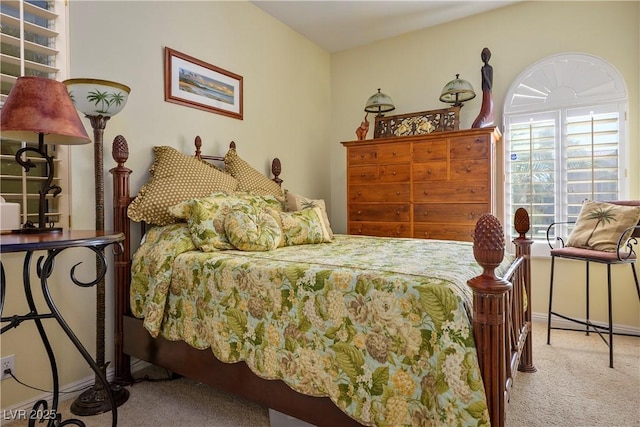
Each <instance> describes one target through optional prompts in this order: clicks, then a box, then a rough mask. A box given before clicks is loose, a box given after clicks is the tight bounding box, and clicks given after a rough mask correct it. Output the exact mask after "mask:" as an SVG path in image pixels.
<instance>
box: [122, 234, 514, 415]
mask: <svg viewBox="0 0 640 427" xmlns="http://www.w3.org/2000/svg"><path fill="white" fill-rule="evenodd" d="M506 258H509V257H506ZM510 261H512V259H506V260H505V261H504V262H503V265H502V266H501V271H506V267H507V266H508V263H509V262H510ZM481 272H482V269H481V268H480V267H479V266H478V265H477V264H476V262H475V260H474V258H473V254H472V247H471V244H470V243H466V242H449V241H434V240H417V239H392V238H379V237H366V236H345V235H336V236H335V239H334V241H333V242H331V243H322V244H315V245H302V246H287V247H282V248H278V249H276V250H273V251H269V252H242V251H237V250H228V251H217V252H208V253H204V252H200V251H198V250H196V249H195V248H194V246H193V243H192V242H191V238H190V234H189V231H188V229H187V227H186V226H185V225H184V224H173V225H169V226H164V227H157V228H153V229H151V230H150V231H149V232H148V233H147V235H146V236H145V241H144V243H143V244H142V245H141V246H140V248H139V249H138V250H137V251H136V253H135V255H134V260H133V267H132V286H131V307H132V310H133V313H134V314H135V315H136V316H138V317H141V318H142V317H143V318H144V325H145V327H146V328H147V330H148V331H149V332H150V333H151V335H153V336H154V337H155V336H158V335H159V334H162V335H163V336H164V337H165V338H167V339H169V340H183V341H185V342H187V343H189V344H190V345H192V346H193V347H196V348H198V349H206V348H211V349H212V351H213V352H214V354H215V356H216V357H217V358H218V359H220V360H221V361H223V362H229V363H232V362H238V361H245V362H246V363H247V365H248V366H249V367H250V368H251V369H252V371H253V372H255V373H256V374H257V375H259V376H260V377H263V378H268V379H281V380H283V381H284V382H286V383H287V384H288V385H289V386H290V387H292V388H293V389H294V390H296V391H298V392H300V393H304V394H308V395H313V396H328V397H330V398H331V399H332V400H333V402H334V403H335V404H336V405H337V406H338V407H340V408H341V409H342V410H343V411H344V412H345V413H347V414H348V415H349V416H351V417H352V418H354V419H356V420H357V421H359V422H360V423H362V424H365V425H376V426H389V427H396V426H405V425H407V426H409V425H410V426H429V425H447V426H451V425H474V426H475V425H488V424H489V415H488V411H487V406H486V398H485V394H484V386H483V383H482V378H481V375H480V370H479V366H478V359H477V354H476V349H475V345H474V339H473V335H472V331H471V324H470V320H469V319H470V307H471V301H472V295H471V291H470V289H469V288H468V286H467V285H466V281H467V280H468V279H470V278H472V277H474V276H477V275H479V274H480V273H481ZM499 272H500V271H498V273H499Z"/></svg>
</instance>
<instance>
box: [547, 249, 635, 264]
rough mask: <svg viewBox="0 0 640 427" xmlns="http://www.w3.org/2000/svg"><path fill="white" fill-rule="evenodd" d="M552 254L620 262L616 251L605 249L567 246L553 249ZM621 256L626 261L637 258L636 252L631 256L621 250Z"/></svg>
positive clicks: (580, 258)
mask: <svg viewBox="0 0 640 427" xmlns="http://www.w3.org/2000/svg"><path fill="white" fill-rule="evenodd" d="M551 256H554V257H559V258H571V259H579V260H590V261H595V262H608V263H613V264H615V263H618V262H620V260H618V256H617V255H616V253H615V252H603V251H595V250H593V249H583V248H570V247H565V248H558V249H552V250H551ZM627 257H628V258H627ZM620 258H622V260H623V261H625V262H634V261H635V260H636V254H635V253H632V254H631V255H630V256H629V253H628V252H620Z"/></svg>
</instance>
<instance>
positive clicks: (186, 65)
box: [164, 47, 242, 120]
mask: <svg viewBox="0 0 640 427" xmlns="http://www.w3.org/2000/svg"><path fill="white" fill-rule="evenodd" d="M164 100H165V101H167V102H173V103H176V104H180V105H185V106H187V107H193V108H199V109H201V110H205V111H209V112H212V113H217V114H223V115H225V116H229V117H233V118H236V119H240V120H242V76H239V75H237V74H234V73H232V72H230V71H227V70H223V69H222V68H219V67H216V66H215V65H212V64H208V63H206V62H204V61H200V60H199V59H196V58H194V57H192V56H189V55H186V54H184V53H180V52H178V51H176V50H173V49H171V48H168V47H165V48H164Z"/></svg>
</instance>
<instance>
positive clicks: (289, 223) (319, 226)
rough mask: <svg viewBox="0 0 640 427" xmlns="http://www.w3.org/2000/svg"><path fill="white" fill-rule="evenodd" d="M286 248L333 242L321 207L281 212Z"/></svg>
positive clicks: (281, 224)
mask: <svg viewBox="0 0 640 427" xmlns="http://www.w3.org/2000/svg"><path fill="white" fill-rule="evenodd" d="M279 217H280V221H279V222H280V227H282V238H283V241H284V246H293V245H308V244H313V243H324V242H330V241H331V240H332V237H331V235H330V234H329V231H328V230H327V227H326V226H325V225H324V221H323V219H322V212H321V211H320V208H319V207H314V208H307V209H302V210H299V211H295V212H280V213H279Z"/></svg>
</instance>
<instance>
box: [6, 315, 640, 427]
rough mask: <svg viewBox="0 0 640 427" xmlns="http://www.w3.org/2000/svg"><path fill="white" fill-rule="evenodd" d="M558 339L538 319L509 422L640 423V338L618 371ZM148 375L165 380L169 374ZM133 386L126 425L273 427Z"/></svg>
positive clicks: (264, 419) (210, 398) (175, 394)
mask: <svg viewBox="0 0 640 427" xmlns="http://www.w3.org/2000/svg"><path fill="white" fill-rule="evenodd" d="M551 339H552V341H551V343H552V345H551V346H548V345H546V325H545V324H543V323H534V347H533V350H534V364H535V366H536V368H537V369H538V372H536V373H534V374H525V373H519V374H518V375H517V377H516V381H515V385H514V391H513V394H512V399H511V402H510V404H509V406H508V409H507V426H508V427H534V426H540V427H543V426H545V427H546V426H576V427H577V426H584V427H590V426H619V427H623V426H624V427H627V426H629V427H640V338H632V337H621V336H616V337H614V348H615V355H614V365H615V369H611V368H609V358H608V350H607V347H606V346H605V344H604V343H603V342H602V341H601V340H600V338H599V337H598V336H597V335H595V336H589V337H587V336H585V335H584V334H582V333H579V332H565V331H552V337H551ZM141 373H148V374H151V375H153V376H155V377H158V376H162V375H163V374H164V371H162V370H159V369H157V368H153V369H151V368H147V369H146V370H145V371H143V372H141ZM138 375H140V373H138ZM129 389H130V392H131V397H130V398H129V400H128V401H127V402H126V403H125V404H123V405H122V406H120V407H119V408H118V418H119V423H118V425H119V426H122V427H147V426H148V427H151V426H153V427H155V426H178V425H179V426H215V427H266V426H269V415H268V411H267V410H266V409H264V408H262V407H260V406H258V405H255V404H252V403H250V402H246V401H243V400H241V399H238V398H235V397H232V396H229V395H226V394H223V393H219V392H217V391H215V390H213V389H211V388H209V387H207V386H205V385H202V384H198V383H196V382H193V381H191V380H188V379H185V378H181V379H178V380H173V381H166V382H140V383H137V384H135V385H133V386H130V387H129ZM69 404H70V401H67V402H63V403H62V405H61V408H60V410H61V411H62V413H63V414H64V415H63V417H64V418H63V420H64V419H67V418H69V410H68V408H69ZM81 419H82V420H83V421H84V422H85V424H86V425H87V427H107V426H110V425H111V414H110V413H107V414H102V415H97V416H93V417H82V418H81ZM26 425H27V424H26V422H14V423H11V424H5V426H10V427H18V426H26ZM332 427H338V426H332Z"/></svg>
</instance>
